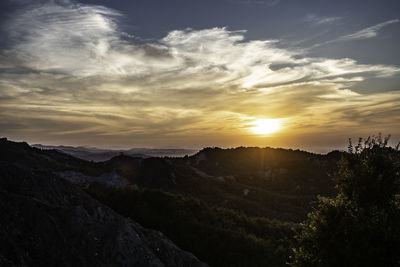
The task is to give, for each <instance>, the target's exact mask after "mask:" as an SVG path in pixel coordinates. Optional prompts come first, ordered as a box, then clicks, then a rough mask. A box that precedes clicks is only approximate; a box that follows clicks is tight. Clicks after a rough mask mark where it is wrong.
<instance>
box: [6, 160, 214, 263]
mask: <svg viewBox="0 0 400 267" xmlns="http://www.w3.org/2000/svg"><path fill="white" fill-rule="evenodd" d="M0 214H1V216H0V266H207V265H206V264H204V263H202V262H200V261H199V260H198V259H197V258H196V257H195V256H193V255H192V254H190V253H188V252H185V251H182V250H181V249H179V248H178V247H177V246H175V245H174V244H173V243H172V241H170V240H169V239H168V238H167V237H165V236H164V235H163V234H162V233H160V232H157V231H153V230H147V229H144V228H143V227H141V226H140V225H138V224H137V223H135V222H134V221H132V220H130V219H127V218H124V217H122V216H120V215H119V214H117V213H116V212H114V211H113V210H111V209H110V208H108V207H106V206H104V205H102V204H100V203H99V202H97V201H95V200H94V199H92V198H91V197H90V196H89V195H87V194H86V193H85V192H83V191H82V190H80V189H79V188H78V187H76V186H74V185H72V184H71V183H70V182H68V181H66V180H64V179H62V178H61V177H59V176H57V175H56V174H53V173H51V172H45V171H39V170H33V169H31V168H25V167H23V166H21V165H16V164H13V163H10V162H6V161H0Z"/></svg>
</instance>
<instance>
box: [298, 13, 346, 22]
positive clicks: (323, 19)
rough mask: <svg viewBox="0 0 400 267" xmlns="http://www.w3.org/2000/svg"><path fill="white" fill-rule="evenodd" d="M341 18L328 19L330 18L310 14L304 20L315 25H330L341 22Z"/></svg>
mask: <svg viewBox="0 0 400 267" xmlns="http://www.w3.org/2000/svg"><path fill="white" fill-rule="evenodd" d="M341 19H342V18H341V17H328V16H318V15H316V14H312V13H309V14H307V15H306V16H305V17H304V18H303V20H304V21H306V22H309V23H311V24H314V25H329V24H333V23H336V22H338V21H339V20H341Z"/></svg>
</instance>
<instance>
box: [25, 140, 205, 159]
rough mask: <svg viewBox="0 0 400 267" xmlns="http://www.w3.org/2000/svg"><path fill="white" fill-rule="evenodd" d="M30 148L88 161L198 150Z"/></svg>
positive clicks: (171, 155) (184, 152)
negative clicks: (52, 151) (56, 151)
mask: <svg viewBox="0 0 400 267" xmlns="http://www.w3.org/2000/svg"><path fill="white" fill-rule="evenodd" d="M32 147H36V148H40V149H46V150H49V149H55V150H58V151H61V152H64V153H66V154H69V155H72V156H74V157H77V158H80V159H84V160H88V161H95V162H99V161H106V160H109V159H111V158H113V157H115V156H118V155H121V154H123V155H127V156H131V157H140V158H149V157H183V156H185V155H188V156H190V155H193V154H195V153H196V152H197V151H198V150H195V149H186V148H131V149H127V150H121V149H102V148H95V147H83V146H78V147H73V146H46V145H41V144H34V145H32Z"/></svg>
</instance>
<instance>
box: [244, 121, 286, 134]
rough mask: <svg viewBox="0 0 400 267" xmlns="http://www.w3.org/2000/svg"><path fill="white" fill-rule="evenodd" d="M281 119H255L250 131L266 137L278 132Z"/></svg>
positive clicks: (280, 126)
mask: <svg viewBox="0 0 400 267" xmlns="http://www.w3.org/2000/svg"><path fill="white" fill-rule="evenodd" d="M281 122H282V120H281V119H257V120H255V121H253V122H252V123H251V124H252V125H254V126H253V127H250V130H251V131H252V132H253V133H255V134H260V135H266V134H271V133H275V132H277V131H279V130H280V129H281V128H282V123H281Z"/></svg>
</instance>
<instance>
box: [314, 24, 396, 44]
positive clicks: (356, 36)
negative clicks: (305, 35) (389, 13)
mask: <svg viewBox="0 0 400 267" xmlns="http://www.w3.org/2000/svg"><path fill="white" fill-rule="evenodd" d="M398 22H400V20H399V19H393V20H388V21H385V22H382V23H379V24H376V25H374V26H372V27H368V28H365V29H362V30H360V31H357V32H355V33H351V34H348V35H343V36H340V37H338V38H336V39H333V40H329V41H326V42H323V43H319V44H315V45H313V46H312V47H311V49H312V48H316V47H320V46H323V45H327V44H331V43H337V42H344V41H352V40H362V39H369V38H373V37H376V36H378V34H379V31H380V30H381V29H382V28H384V27H385V26H388V25H390V24H393V23H398Z"/></svg>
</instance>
